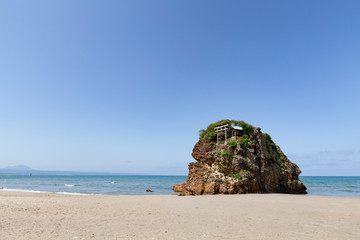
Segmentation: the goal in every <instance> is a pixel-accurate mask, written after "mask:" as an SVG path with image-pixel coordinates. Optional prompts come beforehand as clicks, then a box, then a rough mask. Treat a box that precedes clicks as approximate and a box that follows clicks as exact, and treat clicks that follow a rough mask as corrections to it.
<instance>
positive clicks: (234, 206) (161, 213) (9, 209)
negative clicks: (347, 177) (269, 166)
mask: <svg viewBox="0 0 360 240" xmlns="http://www.w3.org/2000/svg"><path fill="white" fill-rule="evenodd" d="M359 203H360V197H327V196H314V195H289V194H237V195H201V196H176V195H65V194H56V193H26V192H15V191H0V211H1V212H2V217H1V219H0V226H1V228H0V239H75V238H76V239H191V238H193V239H270V240H271V239H274V240H275V239H360V221H359V219H360V204H359ZM74 237H75V238H74Z"/></svg>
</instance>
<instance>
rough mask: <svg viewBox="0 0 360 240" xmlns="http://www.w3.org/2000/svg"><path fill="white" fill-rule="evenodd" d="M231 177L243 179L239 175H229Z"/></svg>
mask: <svg viewBox="0 0 360 240" xmlns="http://www.w3.org/2000/svg"><path fill="white" fill-rule="evenodd" d="M229 176H230V177H232V178H235V179H242V176H241V175H240V174H239V173H235V174H229Z"/></svg>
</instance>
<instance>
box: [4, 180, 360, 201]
mask: <svg viewBox="0 0 360 240" xmlns="http://www.w3.org/2000/svg"><path fill="white" fill-rule="evenodd" d="M300 179H301V180H302V181H303V183H304V184H305V186H306V187H307V191H308V194H309V195H322V196H339V197H360V177H316V176H303V177H300ZM185 181H186V176H32V177H30V176H14V175H8V176H1V175H0V189H2V190H4V191H11V190H22V191H35V192H37V191H39V192H57V193H64V194H106V195H144V194H156V195H169V194H173V193H174V192H173V191H172V186H173V185H175V184H180V183H183V182H185ZM146 189H151V190H152V191H153V192H151V193H147V192H146Z"/></svg>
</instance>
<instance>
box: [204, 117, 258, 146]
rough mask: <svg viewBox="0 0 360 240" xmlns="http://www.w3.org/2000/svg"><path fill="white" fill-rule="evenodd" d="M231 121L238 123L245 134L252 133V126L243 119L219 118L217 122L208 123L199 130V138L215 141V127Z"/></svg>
mask: <svg viewBox="0 0 360 240" xmlns="http://www.w3.org/2000/svg"><path fill="white" fill-rule="evenodd" d="M232 123H234V124H237V125H240V126H241V127H242V129H243V132H244V133H245V134H246V133H247V134H248V133H252V132H253V131H254V130H253V126H252V125H250V124H248V123H246V122H244V121H236V120H229V119H224V120H220V121H218V122H215V123H212V124H210V125H209V126H208V127H207V128H206V129H202V130H200V132H199V134H200V138H205V139H207V140H210V141H215V140H216V132H215V128H216V127H220V126H222V125H225V124H229V125H230V124H232Z"/></svg>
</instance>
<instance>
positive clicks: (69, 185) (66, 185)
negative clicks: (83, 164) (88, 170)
mask: <svg viewBox="0 0 360 240" xmlns="http://www.w3.org/2000/svg"><path fill="white" fill-rule="evenodd" d="M64 186H65V187H74V186H75V185H72V184H64Z"/></svg>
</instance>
